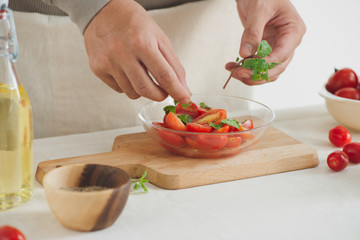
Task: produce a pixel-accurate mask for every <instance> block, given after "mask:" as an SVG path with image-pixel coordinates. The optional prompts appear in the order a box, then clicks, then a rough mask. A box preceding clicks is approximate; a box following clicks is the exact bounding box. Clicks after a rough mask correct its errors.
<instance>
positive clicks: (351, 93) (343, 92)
mask: <svg viewBox="0 0 360 240" xmlns="http://www.w3.org/2000/svg"><path fill="white" fill-rule="evenodd" d="M335 95H336V96H338V97H343V98H350V99H354V100H360V91H359V90H357V89H356V88H352V87H345V88H340V89H339V90H337V91H336V92H335Z"/></svg>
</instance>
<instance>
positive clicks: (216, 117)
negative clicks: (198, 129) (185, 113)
mask: <svg viewBox="0 0 360 240" xmlns="http://www.w3.org/2000/svg"><path fill="white" fill-rule="evenodd" d="M223 119H226V111H225V110H224V109H212V110H210V111H208V112H206V113H204V114H203V115H201V116H199V117H197V118H195V119H194V120H193V123H211V122H212V123H214V124H219V123H220V122H221V120H223Z"/></svg>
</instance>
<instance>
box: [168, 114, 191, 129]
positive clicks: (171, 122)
mask: <svg viewBox="0 0 360 240" xmlns="http://www.w3.org/2000/svg"><path fill="white" fill-rule="evenodd" d="M166 126H167V127H168V128H171V129H173V130H177V131H186V130H187V128H186V126H185V124H184V123H183V122H182V121H181V120H180V118H178V117H177V116H176V115H175V113H173V112H169V113H168V115H167V116H166Z"/></svg>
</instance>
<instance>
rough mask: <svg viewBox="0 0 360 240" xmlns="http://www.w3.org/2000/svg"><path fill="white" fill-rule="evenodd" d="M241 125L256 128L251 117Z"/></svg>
mask: <svg viewBox="0 0 360 240" xmlns="http://www.w3.org/2000/svg"><path fill="white" fill-rule="evenodd" d="M241 125H242V126H243V127H244V128H246V129H253V128H254V122H253V120H251V119H248V120H246V121H245V122H243V123H242V124H241Z"/></svg>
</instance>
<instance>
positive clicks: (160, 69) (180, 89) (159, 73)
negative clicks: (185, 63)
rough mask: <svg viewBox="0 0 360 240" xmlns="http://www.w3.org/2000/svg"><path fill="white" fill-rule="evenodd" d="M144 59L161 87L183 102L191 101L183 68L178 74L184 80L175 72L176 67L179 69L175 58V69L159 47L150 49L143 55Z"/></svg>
mask: <svg viewBox="0 0 360 240" xmlns="http://www.w3.org/2000/svg"><path fill="white" fill-rule="evenodd" d="M168 58H169V56H168ZM142 59H143V63H144V64H145V66H146V67H147V68H148V70H149V71H150V73H151V74H152V75H153V76H154V78H155V80H156V81H157V83H158V84H159V86H160V87H161V88H163V89H166V92H167V93H168V94H169V95H170V96H171V97H172V98H174V99H175V100H177V101H179V102H183V103H185V102H186V103H187V102H189V100H190V92H189V90H188V89H187V87H186V86H184V85H183V84H184V83H183V82H184V81H185V79H184V76H181V75H182V73H181V70H180V72H179V73H178V74H179V75H180V76H181V77H180V79H181V78H182V79H183V80H180V79H179V78H178V74H176V73H175V69H178V68H179V66H178V65H177V63H175V62H174V60H173V59H172V63H173V65H175V69H173V68H172V66H171V65H170V64H169V63H168V61H167V60H166V59H165V58H164V56H163V55H162V53H161V52H160V51H159V50H158V49H156V50H155V51H154V50H151V49H150V51H148V52H147V53H145V54H144V55H143V58H142ZM182 81H183V82H182Z"/></svg>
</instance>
